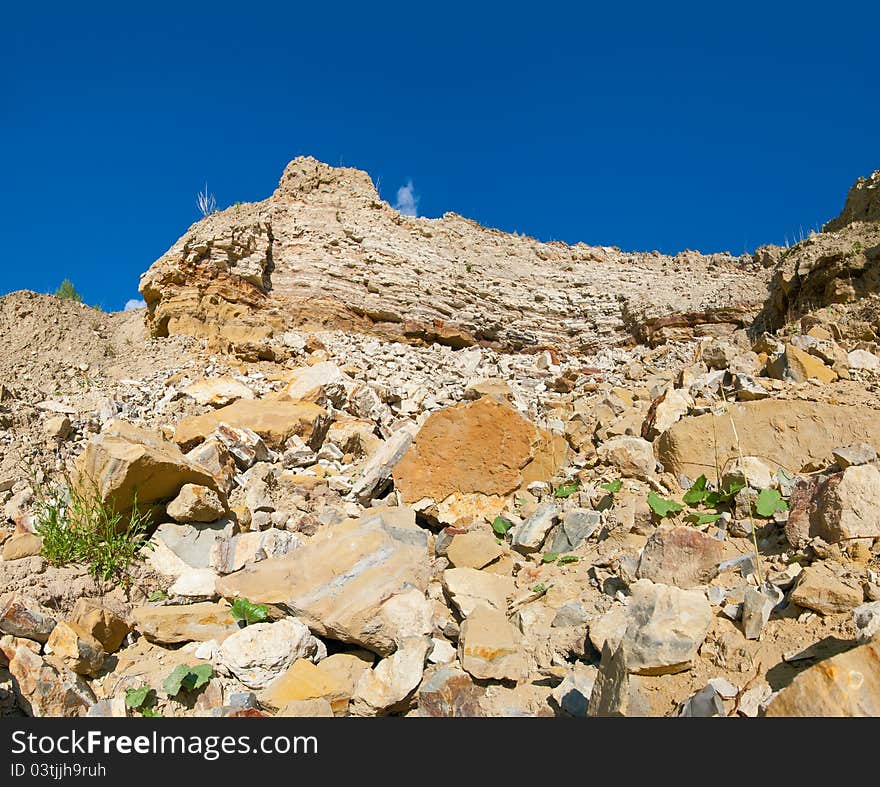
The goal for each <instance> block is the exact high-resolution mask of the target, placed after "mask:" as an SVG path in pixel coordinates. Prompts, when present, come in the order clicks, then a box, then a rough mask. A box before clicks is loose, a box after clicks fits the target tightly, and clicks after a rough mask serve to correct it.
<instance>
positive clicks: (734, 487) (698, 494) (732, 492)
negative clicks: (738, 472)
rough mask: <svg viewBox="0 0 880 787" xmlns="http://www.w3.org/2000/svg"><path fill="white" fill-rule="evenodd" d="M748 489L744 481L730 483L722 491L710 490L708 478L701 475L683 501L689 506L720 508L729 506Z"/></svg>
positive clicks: (685, 494)
mask: <svg viewBox="0 0 880 787" xmlns="http://www.w3.org/2000/svg"><path fill="white" fill-rule="evenodd" d="M745 488H746V485H745V483H744V482H743V481H730V482H729V483H728V484H727V486H726V487H723V488H721V489H710V488H709V483H708V481H707V480H706V476H704V475H701V476H700V477H699V478H698V479H697V480H696V481H694V484H693V486H692V487H691V488H690V489H688V491H687V492H685V493H684V496H683V497H682V500H684V502H685V503H687V504H688V505H689V506H696V505H705V506H706V507H707V508H718V507H719V506H722V505H729V504H730V503H731V502H732V501H733V499H734V498H735V497H736V496H737V495H738V494H739V493H740V492H742V490H743V489H745Z"/></svg>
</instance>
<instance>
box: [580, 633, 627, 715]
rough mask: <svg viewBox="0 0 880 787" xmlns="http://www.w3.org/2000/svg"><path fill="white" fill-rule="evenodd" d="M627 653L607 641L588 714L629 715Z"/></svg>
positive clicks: (591, 695)
mask: <svg viewBox="0 0 880 787" xmlns="http://www.w3.org/2000/svg"><path fill="white" fill-rule="evenodd" d="M629 672H630V671H629V668H628V666H627V663H626V655H625V654H624V652H623V649H622V648H617V649H616V650H612V648H611V646H610V645H609V644H608V643H606V644H605V646H604V647H603V648H602V661H601V662H600V663H599V672H598V674H597V675H596V681H595V683H594V684H593V690H592V692H590V702H589V705H588V708H587V715H588V716H627V715H628V710H629V695H630V677H629Z"/></svg>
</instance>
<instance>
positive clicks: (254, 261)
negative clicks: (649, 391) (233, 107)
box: [140, 158, 768, 350]
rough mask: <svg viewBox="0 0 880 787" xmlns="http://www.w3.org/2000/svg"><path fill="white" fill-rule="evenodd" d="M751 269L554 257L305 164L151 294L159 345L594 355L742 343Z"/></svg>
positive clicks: (587, 253) (578, 248) (356, 176)
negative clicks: (183, 337) (324, 330)
mask: <svg viewBox="0 0 880 787" xmlns="http://www.w3.org/2000/svg"><path fill="white" fill-rule="evenodd" d="M767 278H768V276H767V274H766V273H765V272H764V270H763V269H762V268H761V267H760V266H757V265H755V264H754V263H753V260H752V258H751V257H748V256H745V257H732V256H730V255H727V254H712V255H703V254H699V253H696V252H690V251H688V252H683V253H681V254H678V255H676V256H675V257H669V256H664V255H662V254H659V253H657V252H647V253H626V252H623V251H620V250H619V249H617V248H608V247H597V246H588V245H586V244H583V243H578V244H575V245H573V246H569V245H567V244H565V243H561V242H551V243H541V242H539V241H537V240H534V239H533V238H529V237H525V236H521V235H515V234H514V235H511V234H508V233H505V232H500V231H498V230H493V229H488V228H485V227H482V226H480V225H479V224H477V223H476V222H473V221H470V220H468V219H466V218H463V217H462V216H458V215H456V214H452V213H447V214H446V215H444V216H443V217H442V218H439V219H428V218H413V217H408V216H403V215H401V214H400V213H398V211H396V210H395V209H394V208H392V207H391V206H390V205H389V204H388V203H386V202H384V201H382V200H381V199H380V198H379V195H378V193H377V191H376V189H375V187H374V186H373V183H372V181H371V180H370V177H369V176H368V175H367V173H365V172H362V171H359V170H356V169H349V168H335V167H330V166H328V165H326V164H323V163H321V162H319V161H316V160H315V159H312V158H298V159H295V160H294V161H292V162H291V163H290V164H289V165H288V166H287V168H286V169H285V170H284V174H283V175H282V177H281V181H280V183H279V185H278V188H277V189H276V191H275V192H274V194H272V196H271V197H270V198H269V199H267V200H265V201H263V202H258V203H253V204H245V205H236V206H233V207H230V208H227V209H226V210H224V211H220V212H217V213H215V214H213V215H210V216H208V217H207V218H205V219H204V220H202V221H199V222H198V223H196V224H194V225H193V226H192V227H190V229H189V230H188V231H187V232H186V234H185V235H184V236H183V237H182V238H180V240H178V241H177V243H175V244H174V245H173V246H172V247H171V248H170V249H169V250H168V252H166V253H165V254H164V255H163V256H162V257H161V258H160V259H159V260H157V261H156V262H155V263H154V264H153V265H152V267H151V268H150V269H149V270H148V271H147V272H146V273H145V274H144V276H143V277H142V279H141V283H140V291H141V293H142V294H143V296H144V298H145V300H146V302H147V307H148V313H147V319H148V323H149V327H150V330H151V331H152V333H153V335H155V336H165V335H168V334H176V333H180V334H189V335H193V336H200V337H204V336H208V337H218V338H219V339H221V340H223V341H226V342H230V343H232V344H241V343H245V344H252V343H254V342H257V343H259V342H264V341H266V340H268V339H272V338H273V337H274V338H277V337H279V336H281V335H282V334H283V333H284V331H285V330H287V329H289V328H292V327H333V328H342V329H346V330H355V331H361V332H368V333H375V334H377V335H380V336H384V337H388V338H394V339H403V340H407V341H414V342H438V343H440V344H446V345H449V346H452V347H456V348H460V347H466V346H471V345H474V344H482V345H484V346H492V347H495V348H497V349H506V350H510V349H512V350H523V349H534V348H539V347H542V346H551V347H558V348H563V349H570V350H577V349H581V350H588V349H590V348H595V346H597V344H598V343H603V344H608V343H611V344H614V343H618V342H628V341H630V340H631V339H632V338H633V337H635V338H636V339H639V340H647V341H651V342H656V341H659V340H662V339H663V338H666V337H668V336H675V337H676V338H684V337H689V336H692V335H694V334H696V335H712V334H716V335H717V334H719V333H725V332H729V331H730V330H733V329H734V328H735V327H741V326H743V325H744V324H746V323H747V322H748V321H749V319H750V318H751V317H752V316H753V315H754V313H755V312H756V311H757V309H758V308H759V307H760V306H761V304H763V302H764V300H765V298H766V280H767Z"/></svg>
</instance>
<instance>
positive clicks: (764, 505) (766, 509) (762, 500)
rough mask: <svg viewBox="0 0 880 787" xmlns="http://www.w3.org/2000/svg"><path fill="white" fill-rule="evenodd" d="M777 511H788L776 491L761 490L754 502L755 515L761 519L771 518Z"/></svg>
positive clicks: (786, 504)
mask: <svg viewBox="0 0 880 787" xmlns="http://www.w3.org/2000/svg"><path fill="white" fill-rule="evenodd" d="M777 511H788V503H786V502H785V501H784V500H783V499H782V495H780V494H779V492H778V491H777V490H776V489H762V490H761V491H760V493H759V494H758V500H757V501H756V502H755V513H756V514H757V515H758V516H762V517H765V518H766V517H771V516H773V514H775V513H776V512H777Z"/></svg>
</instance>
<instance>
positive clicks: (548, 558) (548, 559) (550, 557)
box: [541, 552, 559, 563]
mask: <svg viewBox="0 0 880 787" xmlns="http://www.w3.org/2000/svg"><path fill="white" fill-rule="evenodd" d="M558 557H559V553H558V552H548V553H547V554H546V555H544V556H543V557H542V558H541V562H542V563H553V562H555V560H556V559H557V558H558Z"/></svg>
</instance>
